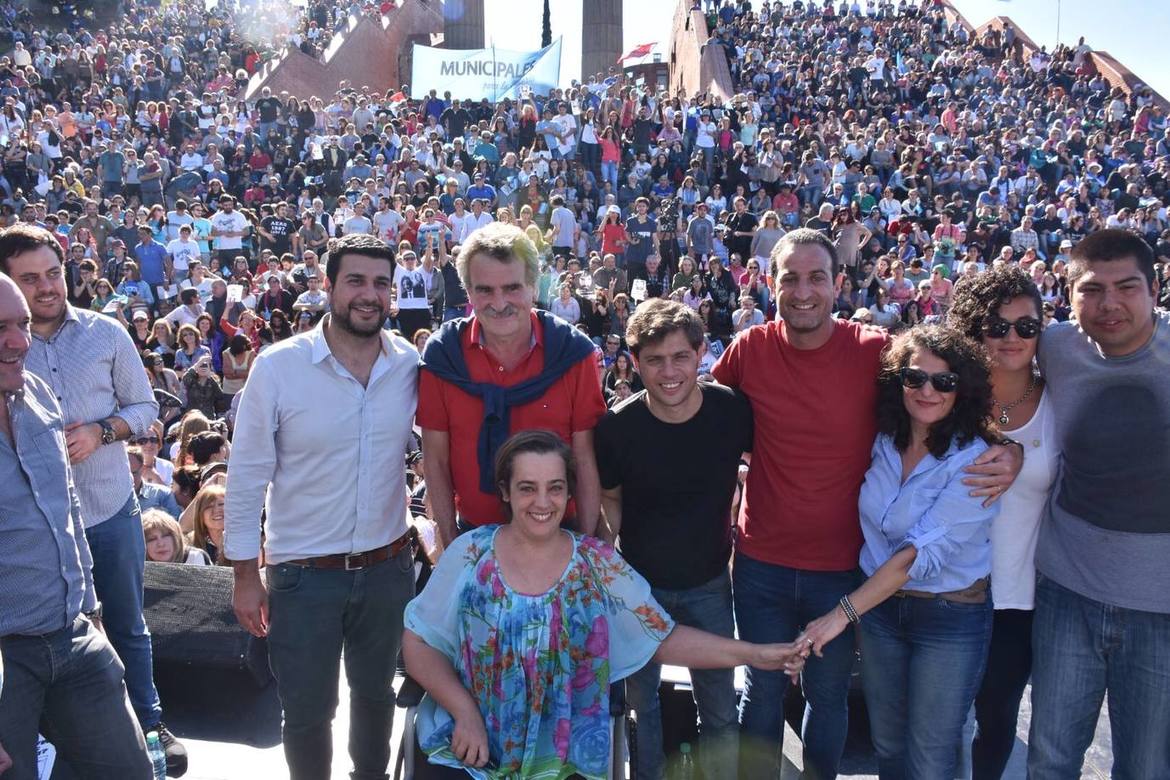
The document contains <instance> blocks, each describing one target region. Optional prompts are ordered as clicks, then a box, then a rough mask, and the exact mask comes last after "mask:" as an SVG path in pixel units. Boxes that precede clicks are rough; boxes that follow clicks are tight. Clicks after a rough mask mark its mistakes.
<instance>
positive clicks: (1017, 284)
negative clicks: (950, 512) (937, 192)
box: [948, 266, 1057, 780]
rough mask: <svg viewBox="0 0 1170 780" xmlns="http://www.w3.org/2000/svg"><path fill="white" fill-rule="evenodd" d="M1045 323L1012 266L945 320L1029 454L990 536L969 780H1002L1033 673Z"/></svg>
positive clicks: (1049, 454) (1044, 441)
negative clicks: (980, 368) (966, 346)
mask: <svg viewBox="0 0 1170 780" xmlns="http://www.w3.org/2000/svg"><path fill="white" fill-rule="evenodd" d="M1043 315H1044V309H1043V303H1042V298H1041V295H1040V291H1039V290H1038V289H1037V288H1036V284H1035V283H1034V281H1033V280H1032V279H1031V278H1030V276H1029V275H1028V274H1027V273H1025V272H1024V271H1022V270H1021V269H1020V268H1019V267H1018V266H1010V267H1007V266H1005V267H999V268H994V269H992V270H989V271H985V272H983V273H981V274H979V275H978V276H975V277H974V278H972V279H966V280H964V281H963V282H962V283H961V284H958V285H956V287H955V295H954V301H953V303H952V304H951V309H950V312H949V314H948V322H949V324H950V325H951V326H952V327H953V328H955V329H956V330H959V331H962V332H963V333H965V334H967V336H969V337H971V338H973V339H977V340H979V341H980V342H981V343H982V344H983V348H984V349H985V350H986V352H987V354H988V357H989V358H990V360H991V396H992V398H993V399H994V402H993V405H992V416H993V417H994V418H995V420H996V421H997V423H998V425H999V428H1000V430H1001V431H1002V432H1003V434H1004V435H1005V436H1009V437H1011V438H1012V439H1015V440H1017V441H1019V442H1020V443H1021V444H1022V445H1023V447H1024V450H1025V452H1026V456H1025V457H1024V467H1023V469H1021V471H1020V474H1019V477H1017V478H1016V481H1015V483H1014V484H1013V485H1012V486H1011V487H1010V488H1009V489H1008V490H1007V492H1005V493H1004V494H1003V496H1002V499H1001V500H1000V502H999V503H1000V516H999V518H998V519H997V520H996V521H995V522H994V523H993V524H992V526H991V582H992V590H993V596H994V601H995V616H994V618H993V621H992V633H991V647H990V650H989V652H988V658H987V671H986V672H985V673H984V677H983V685H982V687H981V688H980V690H979V693H978V694H977V695H976V697H975V723H976V729H975V741H974V744H973V745H972V749H971V759H972V777H973V778H974V780H987V779H989V778H990V779H993V780H998V778H999V777H1000V776H1001V775H1002V774H1003V771H1004V768H1005V767H1006V766H1007V762H1008V757H1009V756H1010V755H1011V752H1012V746H1013V745H1014V743H1015V738H1016V719H1017V715H1018V713H1019V709H1020V698H1021V697H1022V696H1023V694H1024V686H1025V685H1026V684H1027V682H1028V677H1029V675H1030V673H1031V671H1032V611H1033V606H1034V595H1035V594H1034V591H1035V585H1036V569H1035V566H1034V564H1033V558H1034V557H1035V552H1036V541H1037V538H1038V536H1039V533H1040V516H1041V514H1042V513H1043V511H1044V503H1045V501H1046V499H1047V497H1048V492H1049V488H1050V487H1051V485H1052V482H1053V480H1054V479H1055V478H1056V456H1057V450H1056V442H1055V422H1054V418H1053V413H1052V408H1051V406H1050V404H1049V401H1048V394H1047V393H1045V391H1044V390H1045V388H1044V381H1043V380H1042V379H1041V378H1040V377H1039V375H1038V374H1037V373H1036V369H1035V367H1034V365H1033V359H1034V358H1035V356H1036V346H1037V344H1038V343H1039V341H1040V339H1039V336H1040V331H1041V329H1042V324H1041V323H1042V322H1043Z"/></svg>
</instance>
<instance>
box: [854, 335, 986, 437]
mask: <svg viewBox="0 0 1170 780" xmlns="http://www.w3.org/2000/svg"><path fill="white" fill-rule="evenodd" d="M918 351H926V352H931V353H933V354H934V355H936V356H938V357H939V358H941V359H942V360H943V361H944V362H946V364H947V367H948V368H949V369H950V370H951V371H954V372H955V373H956V374H958V375H959V386H958V389H957V390H956V391H955V405H954V408H952V409H951V413H950V414H948V415H947V416H946V417H945V418H944V419H942V420H939V421H938V422H936V423H935V424H934V425H933V426H931V429H930V434H929V435H928V436H927V439H926V446H927V449H928V450H930V454H931V455H933V456H935V457H936V458H941V457H942V456H943V455H944V454H946V451H947V450H948V449H950V446H951V441H952V440H955V441H956V442H957V443H958V444H959V446H961V447H962V446H966V445H967V444H968V443H969V442H971V441H972V440H974V439H975V438H976V437H978V438H981V439H983V440H984V441H986V442H988V443H993V442H995V441H997V439H998V437H997V436H996V431H995V428H994V427H993V425H992V422H991V403H992V397H991V368H990V366H989V364H988V360H987V355H986V354H985V353H984V351H983V347H981V346H980V345H979V343H978V342H976V341H973V340H972V339H970V338H968V337H966V336H964V335H963V334H962V333H960V332H959V331H957V330H955V329H953V328H948V327H944V326H942V325H920V326H918V327H916V328H913V329H911V330H908V331H905V332H903V333H901V334H900V335H899V336H897V337H896V338H895V339H894V340H893V341H892V342H891V343H890V346H889V347H887V348H886V351H885V353H884V354H883V355H882V370H881V374H880V375H879V376H878V402H877V423H878V431H879V432H880V433H884V434H887V435H889V436H891V437H893V439H894V446H896V447H897V448H898V449H899V450H902V451H904V450H905V449H906V448H907V447H909V446H910V413H909V412H907V411H906V402H905V400H904V398H903V391H902V378H901V376H900V372H901V370H902V369H903V368H906V367H907V366H908V365H910V359H911V358H912V357H913V355H914V353H915V352H918Z"/></svg>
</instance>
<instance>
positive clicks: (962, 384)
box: [798, 326, 998, 778]
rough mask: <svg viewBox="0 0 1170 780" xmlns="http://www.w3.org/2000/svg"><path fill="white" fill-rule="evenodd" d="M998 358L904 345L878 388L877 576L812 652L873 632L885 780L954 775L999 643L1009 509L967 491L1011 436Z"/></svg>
mask: <svg viewBox="0 0 1170 780" xmlns="http://www.w3.org/2000/svg"><path fill="white" fill-rule="evenodd" d="M989 379H990V370H989V366H988V364H987V358H986V356H985V355H984V353H983V351H982V350H981V349H980V347H979V345H978V344H976V343H975V342H974V341H973V340H972V339H969V338H967V337H966V336H964V335H963V334H961V333H959V332H958V331H955V330H951V329H949V328H944V327H940V326H919V327H917V328H914V329H912V330H908V331H906V332H905V333H903V334H902V335H900V336H898V337H897V338H895V339H894V340H893V342H892V343H891V344H890V346H889V348H888V349H887V351H886V353H885V355H884V356H883V358H882V369H881V374H880V376H879V379H878V410H877V423H878V425H877V427H878V436H877V439H876V440H875V441H874V445H873V450H872V453H871V463H870V467H869V470H868V471H867V472H866V475H865V481H864V483H863V484H862V486H861V495H860V498H859V502H858V508H859V514H860V517H861V530H862V534H863V536H864V544H863V547H862V551H861V560H860V565H861V569H862V571H863V572H864V573H865V574H866V575H867V576H868V579H867V580H865V582H864V583H863V584H861V586H860V587H858V588H857V589H856V590H854V591H853V592H852V593H850V594H848V595H847V596H844V597H842V599H841V601H840V603H839V604H838V606H837V607H836V608H834V609H833V610H832V611H831V612H829V613H828V614H826V615H824V616H823V617H821V618H819V619H817V620H815V621H813V622H812V623H811V624H809V626H808V627H807V628H806V629H805V632H804V634H802V635H801V636H800V637H799V638H798V642H806V643H808V645H809V648H810V649H811V650H812V652H814V653H816V654H818V655H820V653H821V650H822V648H823V647H824V646H825V645H826V644H827V643H829V642H830V641H832V640H833V639H834V638H835V637H837V636H838V635H840V634H841V633H842V632H844V631H845V630H846V629H848V628H850V627H851V625H852V624H857V623H860V629H861V630H860V634H861V659H862V666H863V668H862V680H863V683H864V686H865V699H866V705H867V708H868V710H869V718H870V731H871V734H872V736H873V743H874V747H875V748H876V752H877V756H878V773H879V774H880V775H881V776H882V777H931V778H941V777H954V775H955V769H956V766H955V764H956V760H957V759H956V756H957V753H956V750H955V746H956V745H957V744H958V741H959V738H960V735H961V734H962V730H963V723H964V722H965V721H966V719H967V711H968V710H969V709H970V708H971V703H972V701H973V700H974V698H975V693H976V691H977V690H978V687H979V681H980V679H981V677H982V674H983V666H984V661H985V659H986V657H987V646H988V642H989V641H990V639H991V618H992V608H991V598H990V594H989V593H988V576H989V574H990V573H991V550H990V545H988V543H987V539H988V533H989V529H990V526H991V522H992V519H993V518H994V517H995V515H996V512H997V510H998V506H997V505H995V504H993V505H992V506H990V507H985V506H983V504H982V503H981V501H980V499H979V498H978V497H972V496H971V495H970V492H969V488H968V487H967V486H966V485H964V484H963V476H964V472H963V469H964V467H966V466H968V465H970V464H971V463H972V462H973V461H974V460H975V459H976V458H977V457H978V456H979V455H981V454H982V453H983V452H984V451H986V450H987V449H988V446H989V445H990V444H991V443H993V442H994V441H995V440H996V439H997V438H998V437H997V435H996V434H995V431H994V429H993V428H992V426H991V424H990V414H989V413H990V411H991V385H990V381H989Z"/></svg>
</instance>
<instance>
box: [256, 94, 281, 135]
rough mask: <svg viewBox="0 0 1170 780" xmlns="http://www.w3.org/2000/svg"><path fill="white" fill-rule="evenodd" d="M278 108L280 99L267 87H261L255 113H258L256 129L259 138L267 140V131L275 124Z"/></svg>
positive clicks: (279, 107)
mask: <svg viewBox="0 0 1170 780" xmlns="http://www.w3.org/2000/svg"><path fill="white" fill-rule="evenodd" d="M280 109H281V103H280V99H279V98H275V97H273V96H272V90H271V89H270V88H269V87H264V88H263V89H261V90H260V99H259V100H257V101H256V113H258V114H259V115H260V123H259V127H258V128H257V131H258V135H259V136H260V138H261V139H263V140H265V141H267V140H268V131H269V130H271V129H272V128H273V127H274V126H275V125H276V120H277V119H278V118H279V117H280Z"/></svg>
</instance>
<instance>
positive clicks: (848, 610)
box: [837, 595, 861, 623]
mask: <svg viewBox="0 0 1170 780" xmlns="http://www.w3.org/2000/svg"><path fill="white" fill-rule="evenodd" d="M837 603H838V604H840V606H841V610H842V611H843V612H844V613H845V617H846V619H847V620H848V621H849V622H850V623H860V622H861V618H860V617H859V616H858V614H857V610H856V609H854V608H853V602H851V601H850V600H849V596H848V595H844V596H842V597H841V600H840V601H839V602H837Z"/></svg>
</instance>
